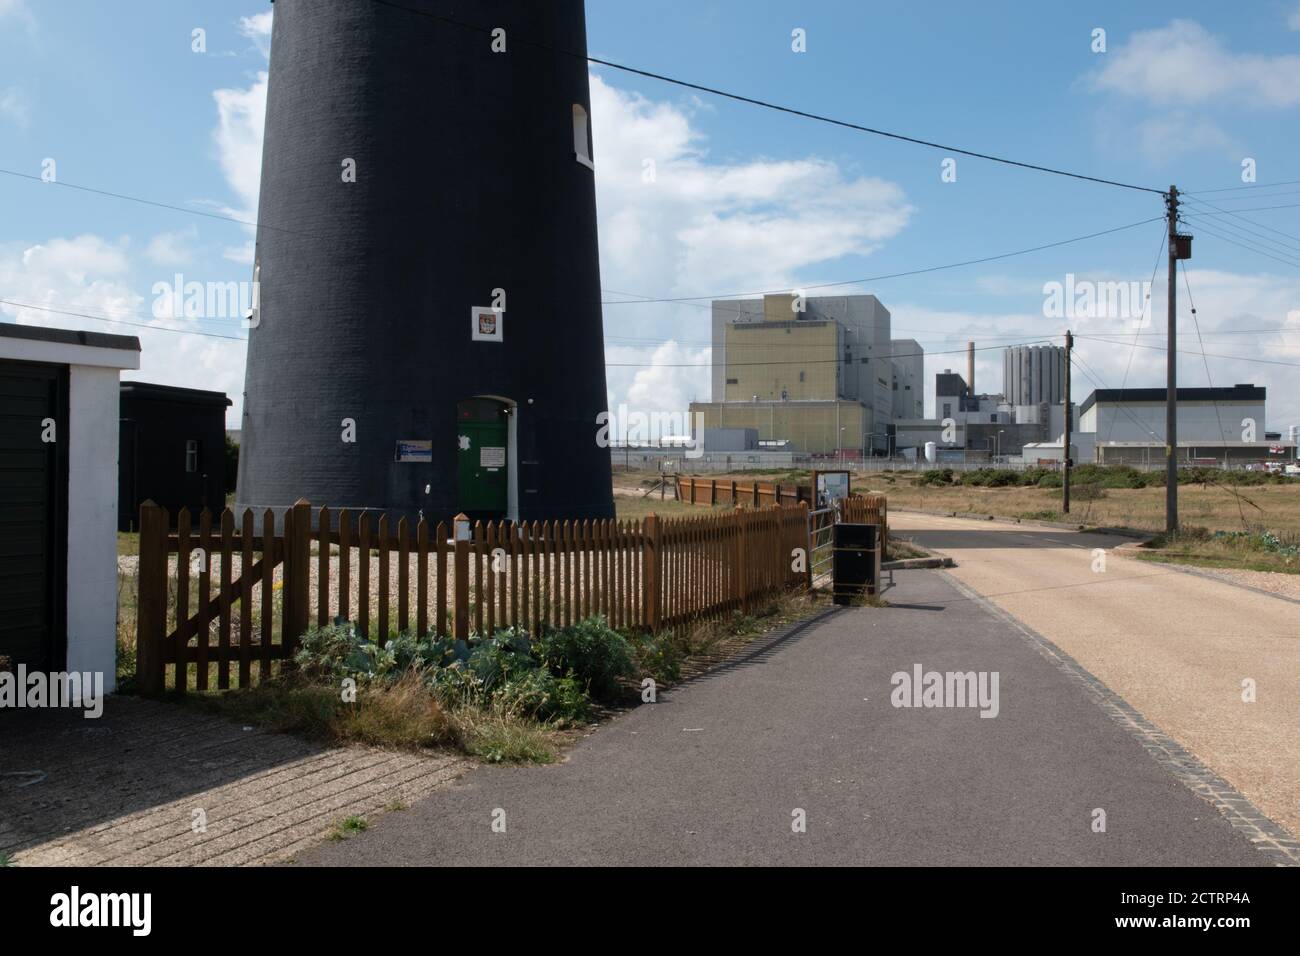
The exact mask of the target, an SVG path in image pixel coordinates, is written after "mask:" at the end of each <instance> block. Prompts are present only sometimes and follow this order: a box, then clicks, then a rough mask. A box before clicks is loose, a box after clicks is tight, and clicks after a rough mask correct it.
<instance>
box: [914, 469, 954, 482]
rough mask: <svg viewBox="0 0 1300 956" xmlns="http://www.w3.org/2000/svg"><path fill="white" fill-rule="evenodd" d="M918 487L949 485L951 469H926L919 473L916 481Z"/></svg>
mask: <svg viewBox="0 0 1300 956" xmlns="http://www.w3.org/2000/svg"><path fill="white" fill-rule="evenodd" d="M916 483H917V484H918V485H951V484H952V469H951V468H927V469H926V470H925V471H923V472H921V477H920V478H918V479H917V480H916Z"/></svg>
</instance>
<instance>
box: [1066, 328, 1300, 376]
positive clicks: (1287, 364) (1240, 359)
mask: <svg viewBox="0 0 1300 956" xmlns="http://www.w3.org/2000/svg"><path fill="white" fill-rule="evenodd" d="M1074 337H1075V338H1076V339H1088V340H1089V341H1092V342H1105V343H1107V344H1108V345H1130V344H1132V343H1129V342H1117V341H1116V340H1115V339H1108V338H1105V337H1104V336H1100V335H1082V334H1080V333H1078V332H1076V333H1074ZM1133 348H1139V349H1152V350H1154V351H1156V352H1164V351H1167V348H1166V346H1164V345H1142V344H1140V343H1139V344H1135V345H1133ZM1178 354H1179V355H1198V356H1199V355H1201V354H1205V355H1208V356H1209V357H1210V358H1217V359H1230V360H1232V361H1234V362H1253V363H1254V364H1256V365H1282V366H1285V367H1286V368H1300V362H1279V361H1277V360H1276V359H1262V358H1251V357H1250V356H1249V355H1220V354H1218V353H1215V352H1205V353H1201V352H1188V351H1186V350H1184V349H1179V350H1178Z"/></svg>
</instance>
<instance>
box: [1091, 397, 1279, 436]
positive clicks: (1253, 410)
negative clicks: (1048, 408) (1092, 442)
mask: <svg viewBox="0 0 1300 956" xmlns="http://www.w3.org/2000/svg"><path fill="white" fill-rule="evenodd" d="M1217 404H1218V408H1217V412H1216V408H1215V403H1212V402H1179V403H1178V442H1179V444H1182V443H1183V442H1190V441H1203V442H1220V441H1234V442H1236V441H1242V440H1243V438H1242V425H1241V422H1242V419H1245V418H1253V419H1254V420H1255V433H1256V437H1255V440H1256V441H1263V440H1264V403H1263V402H1219V403H1217ZM1089 411H1090V412H1095V413H1096V415H1095V419H1094V420H1093V421H1089V422H1087V423H1084V422H1080V423H1079V424H1080V425H1081V426H1083V427H1085V428H1088V427H1090V426H1093V425H1094V424H1095V429H1093V430H1095V431H1096V433H1097V439H1098V440H1099V441H1126V442H1134V441H1136V442H1151V441H1154V442H1157V443H1160V442H1163V441H1164V437H1165V405H1164V402H1125V403H1124V404H1123V406H1122V407H1121V406H1119V405H1113V404H1110V403H1106V404H1100V403H1098V404H1095V405H1094V406H1093V407H1092V408H1091V409H1089ZM1220 422H1222V426H1223V431H1222V432H1220V431H1219V425H1220Z"/></svg>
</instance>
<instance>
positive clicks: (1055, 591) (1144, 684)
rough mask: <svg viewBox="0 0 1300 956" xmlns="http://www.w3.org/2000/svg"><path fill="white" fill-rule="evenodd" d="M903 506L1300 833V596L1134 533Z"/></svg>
mask: <svg viewBox="0 0 1300 956" xmlns="http://www.w3.org/2000/svg"><path fill="white" fill-rule="evenodd" d="M889 517H890V526H891V528H894V529H896V530H897V531H898V532H899V533H903V534H907V535H909V536H913V537H915V538H916V540H917V541H918V542H919V543H920V544H922V545H924V546H925V547H927V548H931V549H934V550H936V551H939V552H942V553H944V554H948V555H951V556H952V557H953V558H954V559H955V560H956V562H957V568H956V569H955V570H954V571H952V572H951V573H952V575H953V576H954V577H955V578H957V579H958V580H959V581H961V582H962V583H964V584H965V585H966V586H968V587H970V588H971V589H972V590H974V591H975V592H977V593H979V594H981V595H983V596H985V597H986V598H988V599H989V600H990V601H992V602H993V603H995V604H997V605H998V606H999V607H1001V608H1003V609H1005V610H1006V611H1007V612H1008V613H1010V614H1011V615H1013V616H1014V617H1015V618H1016V619H1017V620H1019V621H1022V622H1024V623H1025V624H1027V625H1028V626H1029V627H1031V628H1032V629H1034V630H1035V631H1037V632H1038V633H1039V634H1041V635H1043V636H1044V637H1046V638H1047V639H1048V640H1050V641H1051V642H1052V643H1054V644H1055V645H1057V646H1058V647H1060V648H1061V649H1062V650H1064V651H1065V652H1066V653H1067V654H1069V655H1071V656H1072V657H1074V658H1075V659H1076V660H1077V661H1079V663H1081V664H1082V665H1083V666H1084V667H1086V668H1087V669H1088V670H1089V671H1091V672H1092V673H1093V674H1095V675H1096V676H1097V677H1098V678H1100V679H1101V680H1102V681H1104V682H1105V683H1106V684H1107V685H1108V686H1109V687H1111V688H1113V689H1114V690H1115V691H1116V692H1117V693H1119V694H1120V695H1122V696H1123V697H1124V698H1125V699H1126V700H1127V701H1128V702H1129V703H1130V704H1132V705H1133V706H1134V707H1135V708H1137V710H1138V711H1140V712H1141V713H1142V714H1143V715H1145V716H1146V717H1147V718H1148V719H1149V720H1151V721H1152V722H1154V723H1155V724H1157V725H1158V726H1159V727H1160V728H1161V729H1163V730H1164V731H1165V732H1166V733H1168V734H1170V735H1171V736H1172V737H1173V738H1174V739H1175V740H1177V741H1178V742H1179V743H1180V744H1182V745H1183V746H1184V747H1186V748H1187V749H1188V750H1190V751H1192V752H1193V753H1194V754H1196V755H1197V756H1198V757H1199V758H1200V759H1201V760H1202V761H1204V762H1205V763H1206V764H1208V765H1209V766H1211V767H1212V768H1213V769H1214V770H1215V771H1216V772H1217V773H1219V774H1220V775H1221V776H1223V777H1224V778H1225V779H1227V780H1228V781H1229V782H1231V783H1232V784H1233V785H1234V786H1235V787H1237V788H1238V789H1239V790H1241V791H1242V792H1243V793H1244V794H1245V795H1246V796H1247V797H1249V798H1250V799H1251V801H1252V802H1254V803H1255V804H1256V805H1257V806H1258V807H1259V808H1260V809H1261V810H1263V811H1264V812H1265V813H1267V814H1268V815H1269V816H1271V817H1272V818H1273V819H1274V820H1276V821H1278V822H1279V823H1281V824H1282V825H1284V826H1286V827H1288V828H1289V829H1290V830H1291V832H1292V833H1294V834H1297V835H1300V605H1298V604H1296V603H1294V602H1292V601H1287V600H1283V599H1281V598H1279V597H1275V596H1271V595H1268V594H1264V593H1261V592H1259V591H1254V590H1251V589H1248V588H1243V587H1239V586H1237V585H1234V584H1231V583H1228V582H1226V581H1222V580H1211V579H1208V578H1206V577H1203V576H1200V575H1195V574H1189V573H1187V572H1186V571H1183V570H1179V569H1178V568H1175V567H1172V566H1170V565H1161V564H1152V563H1150V562H1146V561H1139V560H1136V559H1135V558H1132V557H1126V556H1125V554H1126V553H1131V552H1132V545H1133V544H1134V542H1133V541H1132V540H1131V539H1128V538H1120V537H1116V536H1113V535H1094V534H1078V533H1075V532H1072V531H1063V530H1054V529H1051V528H1046V527H1043V526H1035V525H1031V524H1016V523H1014V522H1009V521H975V520H969V519H963V518H940V517H934V516H931V515H919V514H908V513H905V512H894V513H891V514H890V516H889ZM1122 545H1127V546H1128V547H1127V548H1121V549H1120V550H1119V551H1116V550H1114V549H1115V548H1116V547H1119V546H1122ZM1098 549H1100V550H1102V551H1104V552H1105V564H1104V565H1099V564H1098V562H1097V558H1098ZM1248 680H1249V681H1251V682H1253V687H1254V695H1255V699H1254V700H1253V701H1246V700H1243V689H1244V688H1243V682H1245V681H1248Z"/></svg>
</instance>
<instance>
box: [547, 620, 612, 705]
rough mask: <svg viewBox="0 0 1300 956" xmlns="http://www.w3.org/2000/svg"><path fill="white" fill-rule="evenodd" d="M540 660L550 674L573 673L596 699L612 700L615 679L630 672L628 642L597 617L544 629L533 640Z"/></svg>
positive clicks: (565, 674)
mask: <svg viewBox="0 0 1300 956" xmlns="http://www.w3.org/2000/svg"><path fill="white" fill-rule="evenodd" d="M537 651H538V654H539V656H540V657H541V660H542V662H543V663H544V664H545V665H546V667H547V668H548V669H549V670H550V671H551V673H552V674H555V675H556V676H557V677H559V676H567V675H569V674H572V675H573V676H575V677H576V678H577V679H578V680H579V681H580V682H581V683H582V686H584V687H585V688H586V690H587V692H588V693H589V694H590V695H591V696H592V697H594V698H595V699H597V700H604V701H608V700H613V699H614V698H616V697H617V696H618V693H619V679H620V678H624V677H630V676H631V675H632V673H633V670H634V669H633V666H632V645H630V644H629V643H628V642H627V638H625V637H623V635H622V634H620V633H618V631H615V630H614V629H613V628H611V627H610V626H609V625H608V624H607V623H606V622H605V618H604V617H601V616H596V617H591V618H587V619H586V620H585V621H579V622H578V623H577V624H574V625H572V626H571V627H563V628H548V629H547V630H545V631H544V632H543V633H542V637H541V640H539V641H538V642H537Z"/></svg>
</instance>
